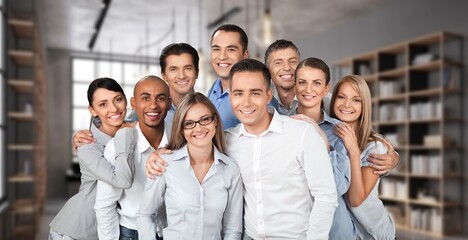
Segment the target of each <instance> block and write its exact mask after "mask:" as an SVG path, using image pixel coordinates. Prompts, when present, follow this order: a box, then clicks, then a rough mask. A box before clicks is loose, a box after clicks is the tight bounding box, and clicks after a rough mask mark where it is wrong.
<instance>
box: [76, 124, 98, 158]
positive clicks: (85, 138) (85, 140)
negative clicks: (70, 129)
mask: <svg viewBox="0 0 468 240" xmlns="http://www.w3.org/2000/svg"><path fill="white" fill-rule="evenodd" d="M95 141H96V139H95V138H94V137H93V134H92V133H91V131H89V130H86V129H84V130H80V131H78V132H76V133H75V135H73V141H72V142H73V145H72V148H73V153H75V154H76V152H77V150H78V147H80V146H82V145H84V144H90V143H93V142H95Z"/></svg>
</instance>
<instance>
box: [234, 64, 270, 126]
mask: <svg viewBox="0 0 468 240" xmlns="http://www.w3.org/2000/svg"><path fill="white" fill-rule="evenodd" d="M229 97H230V100H231V107H232V111H233V113H234V115H235V116H236V117H237V119H239V121H240V122H241V123H243V124H244V127H245V129H246V130H247V131H248V132H249V133H252V134H260V133H262V132H263V131H265V130H266V129H268V126H269V125H270V119H271V118H270V115H269V113H268V109H267V104H268V103H269V102H270V100H271V98H272V94H271V89H267V84H266V82H265V77H264V76H263V74H262V73H261V72H260V71H258V72H236V73H234V75H233V76H232V79H231V94H229Z"/></svg>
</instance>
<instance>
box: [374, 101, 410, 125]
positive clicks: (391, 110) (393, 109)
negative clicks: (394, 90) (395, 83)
mask: <svg viewBox="0 0 468 240" xmlns="http://www.w3.org/2000/svg"><path fill="white" fill-rule="evenodd" d="M379 115H380V116H379V119H380V121H384V122H385V121H402V120H405V119H406V108H405V106H404V105H403V104H396V103H387V104H382V105H380V106H379Z"/></svg>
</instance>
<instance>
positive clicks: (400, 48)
mask: <svg viewBox="0 0 468 240" xmlns="http://www.w3.org/2000/svg"><path fill="white" fill-rule="evenodd" d="M405 51H406V45H405V44H401V43H398V44H395V45H392V46H389V47H386V48H383V49H381V50H380V51H379V52H381V53H391V54H402V53H404V52H405Z"/></svg>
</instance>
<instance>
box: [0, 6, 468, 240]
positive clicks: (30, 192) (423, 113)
mask: <svg viewBox="0 0 468 240" xmlns="http://www.w3.org/2000/svg"><path fill="white" fill-rule="evenodd" d="M0 9H1V14H2V18H0V27H1V31H0V35H1V38H0V46H1V48H0V52H1V57H0V72H1V76H0V99H1V104H0V130H1V131H0V159H1V160H0V177H1V179H0V194H1V195H0V239H46V238H47V234H48V230H49V228H48V224H49V223H50V221H51V220H52V218H53V216H54V215H55V214H56V213H57V211H59V210H60V208H61V206H62V205H63V204H64V203H65V201H66V199H68V198H69V197H71V196H72V195H73V194H74V193H76V192H77V191H78V187H79V177H80V175H79V166H78V164H77V160H76V157H75V156H74V154H73V151H72V143H71V139H72V135H73V133H74V132H75V131H77V130H80V129H86V128H88V125H89V117H90V115H89V112H88V110H87V99H86V89H87V85H88V84H89V82H91V81H92V80H93V79H94V78H97V77H113V78H115V79H116V80H117V81H119V83H121V84H122V86H123V87H124V90H125V91H126V92H127V95H128V96H130V95H131V92H132V89H133V84H134V83H135V82H136V81H137V80H138V79H139V78H141V77H143V76H144V75H148V74H152V75H160V68H159V63H158V57H159V54H160V51H161V49H162V48H163V47H164V46H166V45H168V44H170V43H172V42H187V43H189V44H191V45H192V46H194V47H195V48H196V49H197V50H198V51H199V54H200V58H201V59H200V75H199V78H198V80H197V83H196V86H195V89H196V91H199V92H202V93H206V92H207V91H208V89H209V88H210V86H211V84H212V83H213V82H214V80H215V79H216V75H215V73H214V72H213V71H212V70H211V67H210V36H211V33H212V31H213V30H214V29H215V28H216V27H217V26H219V25H221V24H224V23H232V24H236V25H239V26H240V27H242V28H243V29H244V30H245V31H246V33H247V35H248V36H249V48H248V50H249V52H250V57H251V58H256V59H259V60H261V61H263V54H264V51H265V49H266V47H267V46H268V45H269V44H270V43H271V42H272V41H274V40H276V39H281V38H284V39H287V40H291V41H292V42H294V43H295V44H296V45H297V47H298V48H299V50H300V53H301V57H302V58H306V57H312V56H313V57H318V58H321V59H323V60H324V61H325V62H326V63H327V64H328V65H329V66H330V68H331V70H332V76H331V78H332V86H333V84H334V83H336V81H338V80H339V78H340V77H342V76H344V75H346V74H361V75H364V76H365V78H366V80H367V81H368V84H369V86H370V87H371V90H372V93H373V94H374V95H373V104H375V105H374V106H375V107H374V110H373V111H374V118H375V119H374V121H375V122H376V123H375V125H374V127H375V128H376V129H377V130H379V131H381V132H382V133H383V134H384V135H385V136H386V137H387V138H389V139H390V140H391V141H392V142H393V143H394V144H395V147H396V150H397V151H398V152H399V154H400V156H401V163H400V165H399V166H398V167H397V168H396V169H394V170H393V171H392V172H390V175H389V176H387V177H384V178H383V179H382V183H381V189H380V191H381V192H380V194H381V198H382V200H383V201H384V204H385V206H386V207H387V208H388V210H389V212H391V213H392V214H393V218H394V221H395V223H396V226H397V238H398V239H468V191H466V189H467V186H468V162H467V159H466V157H465V156H466V155H468V147H467V145H468V144H467V142H468V141H467V136H468V127H467V124H466V123H467V119H468V111H467V110H468V97H467V94H466V90H467V87H468V84H467V83H466V82H467V81H466V79H468V78H467V77H468V71H467V70H468V68H467V66H468V65H467V62H466V61H467V60H466V59H467V58H466V57H467V56H468V48H467V45H468V28H467V23H468V15H467V14H466V9H468V2H466V1H463V0H452V1H443V0H412V1H405V0H355V1H347V0H337V1H318V0H293V1H281V0H241V1H225V0H220V1H214V0H174V1H159V0H135V1H125V0H102V1H101V0H70V1H60V0H0ZM382 108H383V110H382ZM428 112H430V113H428Z"/></svg>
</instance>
